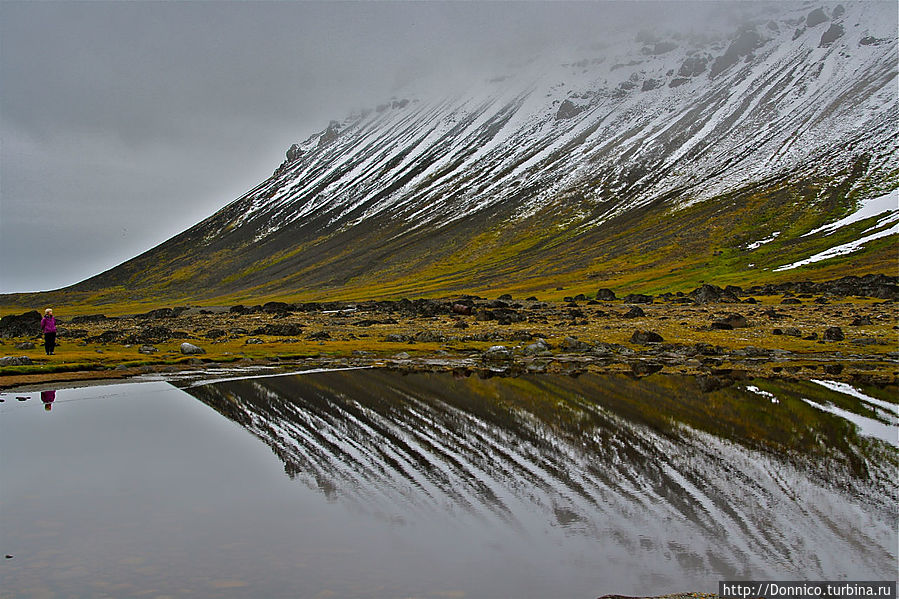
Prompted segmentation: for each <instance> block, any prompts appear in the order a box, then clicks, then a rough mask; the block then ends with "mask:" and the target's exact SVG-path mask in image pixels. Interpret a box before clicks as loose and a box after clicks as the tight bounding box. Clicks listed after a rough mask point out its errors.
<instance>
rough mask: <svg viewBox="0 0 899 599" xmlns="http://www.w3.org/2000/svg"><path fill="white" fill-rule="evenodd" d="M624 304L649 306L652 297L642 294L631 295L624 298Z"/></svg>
mask: <svg viewBox="0 0 899 599" xmlns="http://www.w3.org/2000/svg"><path fill="white" fill-rule="evenodd" d="M623 301H624V303H625V304H651V303H652V296H651V295H645V294H643V293H631V294H628V295H626V296H624V300H623Z"/></svg>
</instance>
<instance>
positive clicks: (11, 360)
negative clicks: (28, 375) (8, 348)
mask: <svg viewBox="0 0 899 599" xmlns="http://www.w3.org/2000/svg"><path fill="white" fill-rule="evenodd" d="M31 364H33V362H32V361H31V358H29V357H28V356H3V357H2V358H0V366H30V365H31Z"/></svg>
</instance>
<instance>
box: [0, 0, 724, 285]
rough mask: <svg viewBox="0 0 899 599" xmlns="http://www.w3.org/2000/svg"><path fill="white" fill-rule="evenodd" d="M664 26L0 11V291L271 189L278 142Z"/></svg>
mask: <svg viewBox="0 0 899 599" xmlns="http://www.w3.org/2000/svg"><path fill="white" fill-rule="evenodd" d="M696 6H697V5H696V4H693V5H689V6H687V5H683V4H680V5H679V6H677V7H674V9H673V10H674V12H679V13H685V12H686V13H690V12H691V11H693V10H694V9H695V8H696ZM705 6H708V4H706V5H705ZM685 8H688V9H689V10H685ZM664 11H668V12H671V11H672V4H671V3H667V4H664V5H660V4H657V3H655V4H651V3H648V2H618V3H612V2H599V1H597V2H578V3H559V2H553V3H550V2H515V3H511V2H490V3H486V2H483V3H481V2H448V3H441V2H427V3H424V2H421V3H418V2H399V3H388V2H84V3H82V2H69V1H67V2H62V3H55V2H16V1H10V0H0V127H2V128H0V292H18V291H37V290H48V289H55V288H59V287H62V286H65V285H70V284H73V283H76V282H78V281H81V280H83V279H85V278H87V277H90V276H92V275H94V274H97V273H99V272H102V271H104V270H106V269H108V268H111V267H113V266H115V265H117V264H119V263H121V262H123V261H125V260H127V259H129V258H131V257H134V256H136V255H138V254H140V253H141V252H143V251H145V250H147V249H149V248H151V247H153V246H155V245H156V244H158V243H161V242H163V241H165V240H166V239H168V238H169V237H171V236H173V235H175V234H177V233H179V232H181V231H183V230H184V229H186V228H188V227H190V226H191V225H193V224H195V223H197V222H199V221H200V220H202V219H204V218H205V217H207V216H209V215H211V214H212V213H214V212H215V211H216V210H218V209H219V208H221V207H223V206H225V205H226V204H228V203H230V202H231V201H232V200H234V199H236V198H237V197H239V196H241V195H242V194H243V193H244V192H246V191H248V190H249V189H251V188H252V187H254V186H255V185H256V184H258V183H259V182H261V181H262V180H264V179H265V178H266V177H268V176H269V175H271V173H272V171H273V170H274V169H275V168H276V167H277V166H278V165H279V164H280V163H281V161H282V160H283V159H284V152H285V150H286V149H287V147H288V146H289V145H290V144H291V143H293V142H294V141H302V140H303V139H305V138H306V137H308V136H309V135H311V134H312V133H314V132H316V131H321V130H322V129H324V128H325V127H326V126H327V124H328V121H329V120H332V119H335V120H340V119H342V118H343V117H345V116H347V115H348V114H349V113H350V112H352V111H353V110H358V109H362V108H370V107H374V106H375V105H377V104H379V103H381V102H383V101H385V100H386V99H389V98H390V97H391V96H392V95H393V94H395V93H399V92H400V91H401V90H402V86H404V85H406V84H408V83H409V82H410V81H412V80H415V79H416V78H419V77H427V76H431V77H433V76H434V75H435V74H440V73H446V74H451V73H452V74H455V75H456V76H465V75H466V73H469V72H470V73H474V72H476V71H477V68H478V67H483V66H484V64H485V63H493V62H497V63H498V62H502V61H507V60H511V59H514V58H515V57H517V56H519V55H520V54H521V53H523V52H531V53H533V52H538V51H540V50H541V48H544V47H545V46H546V45H548V44H557V43H560V42H562V41H565V42H568V41H570V40H586V41H589V40H590V39H596V38H598V37H599V36H601V32H602V31H603V29H604V28H606V27H608V26H610V24H612V23H618V22H619V21H622V20H623V21H627V23H628V25H633V24H639V23H640V22H641V20H642V19H644V18H645V19H649V18H651V17H652V15H655V16H658V15H659V13H660V12H664Z"/></svg>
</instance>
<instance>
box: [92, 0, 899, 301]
mask: <svg viewBox="0 0 899 599" xmlns="http://www.w3.org/2000/svg"><path fill="white" fill-rule="evenodd" d="M743 8H744V10H745V11H749V12H750V13H752V12H753V11H754V14H748V15H744V17H743V20H741V21H740V22H738V23H734V24H733V25H731V26H730V27H729V28H728V30H727V32H726V33H721V34H718V33H712V32H708V31H686V30H680V31H668V32H664V33H662V32H656V33H647V32H636V33H635V32H633V31H625V32H621V33H620V34H619V35H618V36H617V37H609V36H605V35H604V36H603V37H602V39H598V40H596V43H595V44H593V45H591V46H589V47H582V48H577V49H575V50H569V51H566V52H561V51H559V52H553V53H551V54H544V55H542V56H539V57H535V58H532V59H530V60H522V61H521V64H518V65H514V66H510V67H508V68H507V69H505V70H503V71H500V72H497V73H496V74H495V75H494V76H490V77H487V78H482V77H478V78H476V80H469V81H468V82H467V84H466V85H464V86H458V87H457V88H456V89H455V90H454V91H453V92H452V93H450V94H439V95H435V94H433V93H432V92H416V91H415V90H414V89H411V88H410V90H409V91H408V94H407V95H403V96H398V97H396V98H393V99H391V100H390V101H388V102H386V103H383V104H380V105H377V106H374V107H373V108H372V109H370V110H366V111H362V112H360V113H358V114H354V115H352V116H350V117H348V118H345V119H344V120H341V121H332V122H331V123H330V124H329V125H328V126H327V127H326V128H325V129H324V130H323V131H321V132H320V133H318V134H315V135H313V136H311V137H309V138H308V139H306V140H305V141H303V142H301V143H296V144H294V145H293V146H291V147H290V149H289V150H288V152H287V160H286V161H285V162H284V163H283V164H281V165H280V166H279V167H278V169H277V170H276V171H275V172H274V174H273V175H272V177H271V178H269V179H268V180H266V181H264V182H263V183H261V184H260V185H259V186H257V187H256V188H254V189H252V190H251V191H249V192H248V193H247V194H246V195H244V196H243V197H241V198H239V199H237V200H236V201H234V202H233V203H231V204H229V205H228V206H226V207H225V208H223V209H222V210H221V211H219V212H218V213H216V214H215V215H213V216H212V217H210V218H209V219H207V220H206V221H204V222H202V223H200V224H199V225H197V226H196V227H194V228H192V229H190V230H189V231H187V232H185V233H183V234H182V235H180V236H178V237H175V238H174V239H172V240H170V241H169V242H166V243H165V244H162V245H161V246H159V247H158V248H155V249H154V250H151V251H150V252H148V253H147V254H144V255H143V256H140V257H138V258H136V259H135V260H132V261H130V262H128V263H126V264H125V265H122V266H120V267H118V268H116V269H113V270H112V271H109V272H107V273H104V274H103V275H100V276H98V277H95V278H93V279H90V280H89V281H86V282H85V283H82V284H81V285H79V286H78V287H79V288H82V289H98V288H104V287H108V286H110V285H121V284H127V285H131V286H133V285H137V286H152V287H156V288H159V289H166V290H168V291H167V292H171V291H172V290H174V289H176V288H179V287H182V288H185V287H186V288H192V289H194V290H196V289H203V290H204V291H205V292H206V293H208V294H210V295H217V294H222V293H232V292H242V291H247V290H250V289H252V290H254V292H257V293H260V292H261V293H278V292H283V291H286V290H299V289H304V290H308V289H310V288H312V289H320V290H324V289H329V290H330V291H331V292H333V291H334V290H335V289H338V288H341V289H349V288H355V289H362V288H364V289H367V290H369V291H371V292H372V293H392V292H394V291H396V292H401V291H405V290H408V289H410V288H411V287H410V284H409V282H410V281H415V284H414V286H412V287H417V286H419V285H420V284H421V283H422V282H427V283H428V285H427V286H426V288H429V289H434V290H449V289H463V288H467V289H478V288H484V287H489V286H491V285H493V286H500V287H501V286H503V285H507V286H508V285H513V286H514V285H519V286H521V285H522V281H528V280H538V279H539V280H543V279H545V277H546V276H547V275H548V274H549V273H550V272H553V273H554V274H555V275H556V276H559V277H561V278H562V279H565V280H568V281H570V280H578V279H583V278H585V277H592V278H596V277H600V278H604V279H609V278H611V279H615V278H616V276H618V277H619V278H621V277H623V278H624V279H628V278H629V279H635V278H636V279H639V278H640V275H639V272H643V271H645V270H646V269H652V270H653V271H654V272H655V271H656V270H657V269H658V268H659V267H664V270H665V271H666V272H667V271H669V270H670V269H671V268H681V269H683V268H685V265H684V264H683V262H686V263H687V264H686V271H687V272H690V269H691V268H693V267H695V268H699V267H700V266H701V265H702V264H705V265H706V267H707V266H708V259H709V257H712V258H714V259H713V262H720V261H722V260H730V261H729V262H726V263H722V264H721V266H722V267H723V270H725V271H727V272H743V273H746V272H748V271H750V270H764V271H765V272H766V273H768V274H770V273H774V272H783V270H781V271H777V270H776V269H778V268H780V269H789V268H796V267H805V266H807V265H809V264H812V265H815V266H818V267H822V268H823V270H824V271H826V272H832V271H833V269H832V268H831V267H832V266H833V264H835V262H834V261H833V260H831V261H830V262H819V261H825V260H827V259H828V258H833V256H846V255H849V254H852V255H853V257H854V258H858V257H859V256H868V257H869V258H870V259H868V258H865V260H867V262H868V263H870V264H871V268H873V269H875V270H876V269H877V265H878V264H881V263H883V256H884V251H885V250H884V247H885V246H886V245H889V244H890V243H891V242H894V241H895V237H894V234H895V233H897V232H899V225H897V224H896V223H897V221H899V206H897V202H896V195H895V189H896V187H897V186H899V181H897V170H896V166H895V165H896V164H897V163H899V160H897V158H899V141H897V139H899V136H897V123H899V93H897V35H896V14H895V6H894V5H892V4H891V3H882V2H862V3H846V4H844V5H843V4H840V5H826V6H821V5H817V4H802V5H798V4H784V5H781V6H780V7H779V8H778V7H772V6H771V5H764V6H763V7H762V6H758V7H756V6H753V5H747V6H744V7H743ZM423 89H429V86H427V85H424V86H423ZM891 194H892V195H891ZM866 202H867V203H866ZM875 205H876V206H882V207H883V210H880V211H878V212H877V214H873V215H869V218H867V219H861V218H859V219H855V220H853V219H851V218H849V219H848V221H846V222H847V223H851V224H852V226H847V227H837V228H835V229H834V228H828V227H827V226H826V225H828V224H829V223H833V222H834V221H839V220H840V219H843V218H847V215H851V214H852V213H853V212H855V211H856V210H858V209H859V208H860V207H862V208H863V209H867V210H868V211H870V210H871V206H875ZM865 207H867V208H865ZM865 214H867V213H865ZM835 233H836V234H835ZM868 238H870V240H871V242H870V243H865V244H862V243H859V244H857V245H855V246H851V247H850V249H848V250H846V251H844V252H842V253H840V252H836V253H834V254H832V255H831V254H828V253H827V251H828V250H829V249H830V248H833V247H837V246H840V245H841V244H842V245H845V244H850V245H851V244H852V243H853V242H855V241H857V240H858V239H868ZM874 240H878V243H874ZM872 244H873V245H872ZM634 252H638V253H639V256H641V257H642V258H645V257H646V256H648V255H650V254H656V255H657V257H658V255H667V256H669V257H672V258H671V259H669V260H668V261H667V262H666V261H665V260H662V261H661V262H659V261H658V260H656V261H655V262H651V263H646V262H645V261H644V262H642V263H641V259H637V260H634V259H632V258H633V254H634ZM706 254H709V255H708V256H707V255H706ZM816 255H820V256H821V257H820V258H817V259H815V256H816ZM691 265H692V266H691ZM829 268H830V270H828V269H829ZM635 269H636V270H635ZM641 269H642V270H641ZM755 274H757V273H755ZM766 276H767V275H766ZM735 280H736V279H735ZM391 282H392V283H391ZM534 287H539V285H537V284H536V283H535V285H534Z"/></svg>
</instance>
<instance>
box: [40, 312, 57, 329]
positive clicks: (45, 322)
mask: <svg viewBox="0 0 899 599" xmlns="http://www.w3.org/2000/svg"><path fill="white" fill-rule="evenodd" d="M55 332H56V319H55V318H53V317H52V316H44V318H43V319H41V333H55Z"/></svg>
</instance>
